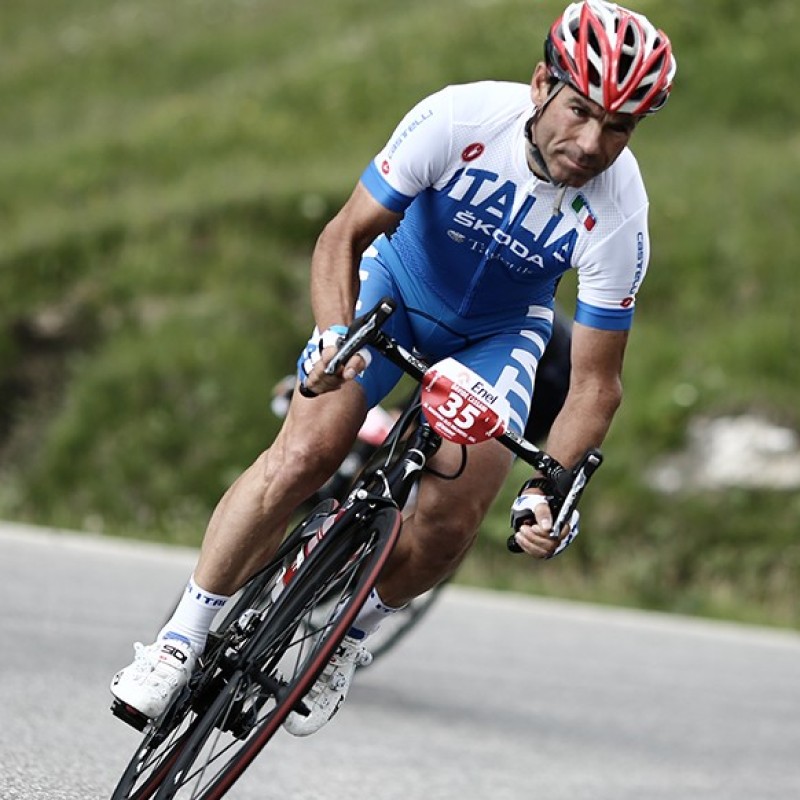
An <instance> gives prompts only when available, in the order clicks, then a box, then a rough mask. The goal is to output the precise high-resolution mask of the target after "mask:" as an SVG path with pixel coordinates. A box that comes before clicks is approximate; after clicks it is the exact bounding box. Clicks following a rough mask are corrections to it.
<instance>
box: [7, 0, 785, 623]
mask: <svg viewBox="0 0 800 800" xmlns="http://www.w3.org/2000/svg"><path fill="white" fill-rule="evenodd" d="M562 7H563V3H562V2H552V1H551V0H546V1H543V2H535V3H532V2H530V1H528V2H522V1H521V0H488V2H487V0H474V1H473V2H464V0H461V1H460V2H456V1H455V0H439V2H437V3H430V2H421V0H406V2H403V3H395V2H384V3H370V2H367V1H366V0H337V1H336V2H331V3H315V2H311V0H294V2H292V3H286V2H278V1H277V0H230V2H226V3H219V2H217V0H174V1H173V2H171V3H162V2H157V1H156V0H139V2H135V3H134V2H114V3H109V2H107V0H104V1H102V2H101V0H72V2H70V3H55V2H52V0H50V1H49V2H47V1H46V0H6V2H5V4H4V25H3V28H2V31H0V102H1V103H2V107H3V109H4V114H3V125H2V126H0V143H2V147H0V210H2V213H0V272H1V274H2V280H0V309H2V314H1V315H0V516H4V517H7V518H16V519H24V520H28V521H33V522H40V523H46V524H55V525H62V526H68V527H80V528H90V529H97V530H103V531H106V532H108V533H114V534H122V535H136V536H147V537H152V538H164V539H167V540H170V541H175V542H197V541H198V539H199V536H200V534H201V532H202V529H203V527H204V522H205V519H206V517H207V515H208V513H209V510H210V508H211V507H212V506H213V504H214V502H215V501H216V499H217V497H218V496H219V494H220V493H221V492H222V491H223V489H224V488H225V486H226V485H227V484H228V482H229V481H230V480H231V479H232V477H234V476H235V475H236V474H237V472H238V471H239V470H240V469H241V468H242V467H243V466H244V465H246V464H247V463H248V462H249V460H250V459H251V458H253V457H254V456H255V455H256V454H257V453H258V452H259V450H260V449H261V448H262V447H263V446H264V445H265V444H266V443H267V442H268V441H269V440H270V438H271V436H272V435H273V433H274V431H275V427H276V422H275V420H274V419H272V418H271V416H270V413H269V410H268V396H269V390H270V387H271V385H272V383H273V382H274V381H275V380H276V379H277V378H278V377H279V376H280V375H282V374H284V373H285V372H287V371H289V370H290V369H291V367H292V364H293V361H294V358H295V355H296V352H297V351H298V348H299V347H300V346H301V345H302V343H303V342H304V341H305V338H306V334H307V329H308V325H309V321H310V315H309V311H308V306H307V303H306V299H305V296H304V289H305V286H306V272H307V265H308V257H309V254H310V251H311V248H312V246H313V241H314V238H315V236H316V234H317V233H318V231H319V229H320V228H321V226H322V225H323V224H324V221H325V220H326V218H327V217H328V216H329V215H330V214H332V213H333V212H334V210H335V209H336V208H337V206H338V205H339V204H340V203H341V202H342V201H343V199H344V198H345V197H346V195H347V193H348V192H349V191H350V188H351V187H352V185H353V183H354V181H355V180H356V178H357V176H358V174H359V173H360V171H361V169H362V168H363V166H364V164H365V163H366V162H367V160H368V159H369V158H370V157H371V156H372V154H373V153H374V151H375V150H376V149H377V148H378V147H379V146H380V145H381V144H382V143H383V141H384V140H385V139H386V137H387V136H388V135H389V133H390V132H391V130H392V128H393V126H394V124H395V123H396V121H397V120H398V119H399V117H400V116H401V115H402V113H403V112H404V111H405V110H406V109H407V108H408V107H409V106H410V105H411V104H412V103H413V102H415V101H416V100H417V99H419V98H420V97H421V96H423V95H425V94H427V93H429V92H431V91H433V90H435V89H437V88H439V87H440V86H442V85H444V84H446V83H451V82H465V81H470V80H476V79H481V78H487V77H489V78H497V79H511V80H522V81H527V80H528V77H529V75H530V73H531V70H532V67H533V65H534V63H535V61H536V60H537V59H538V58H539V57H540V53H541V42H542V39H543V35H544V32H545V30H546V27H547V25H548V24H549V22H550V21H551V20H552V19H553V18H554V17H555V15H556V14H557V13H558V12H559V11H560V10H561V8H562ZM637 8H638V9H640V10H642V11H643V12H645V13H647V14H648V15H650V16H651V18H652V19H654V20H655V21H656V22H657V23H658V24H659V25H661V26H662V27H663V28H664V29H665V30H667V31H668V32H669V33H670V35H671V37H672V39H673V42H674V44H675V49H676V53H677V56H678V61H679V74H678V81H677V85H676V89H675V92H674V95H673V98H672V99H671V100H670V103H669V104H668V106H667V108H666V109H665V111H664V112H663V113H662V114H660V115H659V116H658V117H657V118H654V119H652V120H647V121H646V122H645V123H644V124H643V125H642V126H640V129H639V130H638V131H637V133H636V137H635V140H634V150H635V151H636V153H637V155H638V157H639V160H640V162H641V164H642V168H643V171H644V173H645V177H646V179H647V183H648V187H649V191H650V195H651V202H652V216H651V219H652V225H651V227H652V239H653V259H652V264H651V269H650V274H649V276H648V278H647V281H646V283H645V288H644V290H643V291H642V294H641V296H640V303H639V311H638V312H637V322H636V325H635V329H634V333H633V336H632V339H631V345H630V349H629V357H628V363H627V366H626V375H625V383H626V400H625V405H624V408H623V410H622V412H621V413H620V415H619V417H618V419H617V421H616V423H615V427H614V429H613V431H612V433H611V435H610V437H609V439H608V441H607V443H606V446H605V448H604V449H605V451H606V454H607V462H606V465H605V466H604V467H603V470H602V471H601V472H600V473H598V476H597V478H596V483H595V484H594V485H593V487H592V490H591V492H590V493H589V495H587V497H586V502H585V512H584V513H585V524H584V530H585V535H584V536H583V537H582V540H581V541H580V544H579V545H576V547H575V548H573V550H574V554H572V551H571V554H570V555H569V556H568V557H566V558H564V559H559V560H557V561H555V562H550V563H549V564H547V565H539V566H536V567H533V568H532V567H531V565H530V564H528V563H523V560H520V559H516V560H515V559H512V558H511V557H509V556H508V555H506V554H505V552H504V549H503V547H502V545H501V542H502V541H503V539H504V538H505V525H506V508H507V504H508V497H504V498H502V499H501V501H500V502H499V503H498V506H497V510H496V512H495V513H494V514H493V515H492V517H491V518H490V520H489V521H488V522H487V525H486V531H485V536H484V537H483V539H482V542H481V545H480V547H479V549H478V550H477V551H476V554H475V556H474V557H473V558H472V559H471V560H470V563H469V564H468V565H466V567H465V569H464V571H463V573H462V574H463V578H464V579H465V580H474V581H481V582H489V583H492V584H493V585H498V586H514V587H515V588H522V589H525V590H531V591H537V592H547V593H553V594H561V595H565V596H573V597H582V598H593V599H600V600H606V601H609V602H618V603H619V602H621V603H631V604H635V605H644V606H648V607H654V608H664V609H675V610H681V611H685V612H690V613H703V614H714V615H721V616H737V617H740V618H745V619H752V620H758V621H766V622H773V623H776V624H785V625H793V626H800V604H798V588H797V587H798V586H799V585H800V540H799V539H798V535H797V520H798V518H800V498H799V497H798V494H797V493H796V492H794V493H791V492H785V491H784V492H778V491H768V490H760V491H749V490H732V491H727V492H719V493H699V492H697V493H689V494H686V495H679V496H669V497H664V496H661V495H659V494H657V493H655V492H653V491H652V490H651V489H649V488H648V486H647V485H646V482H645V481H644V479H643V476H644V474H645V472H646V470H647V469H648V467H649V466H650V465H651V464H652V463H653V460H654V459H656V458H657V457H658V456H659V455H661V454H663V453H665V452H669V451H671V450H674V449H677V448H680V447H681V446H682V445H683V443H684V440H685V437H686V430H687V425H688V423H689V422H690V420H691V419H693V418H694V417H696V416H698V415H711V416H714V415H720V414H729V413H733V414H735V413H742V412H751V411H755V412H758V413H761V414H763V415H765V416H766V417H767V418H769V419H771V420H773V421H775V422H778V423H781V424H783V425H787V426H789V427H792V428H794V429H795V430H797V429H800V411H799V410H798V403H797V392H798V386H800V358H798V357H797V342H798V340H800V322H798V315H797V313H796V308H797V305H798V301H800V290H798V288H797V285H798V284H797V280H796V270H797V266H796V265H797V263H798V262H800V234H798V230H797V224H796V220H797V219H798V217H799V216H800V199H799V198H798V194H797V192H796V185H795V184H796V176H797V175H798V172H799V170H800V140H799V139H798V134H797V131H798V130H800V100H798V99H797V94H796V91H795V85H794V83H795V82H794V77H795V74H794V73H795V71H796V67H795V65H794V56H793V54H796V53H797V52H800V7H798V6H797V3H796V2H795V0H763V2H761V3H758V4H755V3H752V2H748V3H746V2H743V1H742V0H704V2H702V3H698V2H696V0H672V1H671V2H667V0H641V1H640V2H638V3H637ZM777 30H779V31H780V32H781V39H780V41H779V42H776V40H775V37H774V35H773V32H774V31H777ZM571 289H572V285H571V284H570V282H569V281H565V286H564V287H563V302H564V303H565V305H569V303H570V293H571ZM687 387H688V390H687ZM741 469H742V471H743V473H744V472H746V471H747V470H748V469H749V466H748V460H747V457H746V454H743V457H742V464H741ZM515 477H519V476H515ZM513 488H514V487H512V486H510V487H509V496H510V493H511V492H512V490H513Z"/></svg>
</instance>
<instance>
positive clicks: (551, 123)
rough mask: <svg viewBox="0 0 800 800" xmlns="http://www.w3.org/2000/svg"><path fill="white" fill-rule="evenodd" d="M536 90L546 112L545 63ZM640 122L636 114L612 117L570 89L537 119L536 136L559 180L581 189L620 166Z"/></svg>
mask: <svg viewBox="0 0 800 800" xmlns="http://www.w3.org/2000/svg"><path fill="white" fill-rule="evenodd" d="M531 91H532V96H533V101H534V103H535V104H536V105H537V106H539V107H541V106H542V104H543V103H544V102H545V98H546V97H547V93H548V86H547V72H546V68H545V66H544V64H539V66H537V67H536V72H534V75H533V83H532V85H531ZM637 122H638V118H637V117H634V116H632V115H631V114H609V113H607V112H606V111H605V110H604V109H603V108H602V107H601V106H599V105H598V104H597V103H595V102H593V101H591V100H589V99H588V98H586V97H584V96H583V95H582V94H580V93H579V92H576V91H575V90H574V89H573V88H572V87H571V86H564V87H563V88H562V89H561V90H560V91H559V92H558V94H556V96H555V97H554V98H553V99H552V100H551V101H550V103H548V104H547V107H546V108H545V110H544V112H543V113H542V115H541V116H540V117H539V119H538V120H537V122H536V124H535V127H534V131H533V136H534V141H535V142H536V146H537V147H538V148H539V151H540V152H541V154H542V156H543V157H544V161H545V164H547V168H548V169H549V170H550V175H551V177H552V178H553V180H554V181H555V182H556V183H564V184H566V185H567V186H573V187H575V188H577V187H580V186H583V185H584V184H585V183H586V182H587V181H589V180H591V179H592V178H594V177H596V176H597V175H599V174H600V173H601V172H603V171H604V170H606V169H608V168H609V167H610V166H611V165H612V164H613V163H614V161H616V159H617V157H618V156H619V154H620V153H621V152H622V151H623V149H624V148H625V146H626V145H627V144H628V142H629V141H630V138H631V135H632V134H633V131H634V128H635V127H636V123H637Z"/></svg>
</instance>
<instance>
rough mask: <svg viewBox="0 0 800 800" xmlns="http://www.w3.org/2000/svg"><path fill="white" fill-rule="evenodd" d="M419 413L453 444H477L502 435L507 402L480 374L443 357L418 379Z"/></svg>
mask: <svg viewBox="0 0 800 800" xmlns="http://www.w3.org/2000/svg"><path fill="white" fill-rule="evenodd" d="M422 412H423V413H424V414H425V418H426V419H427V420H428V422H429V423H430V426H431V427H432V428H433V429H434V430H435V431H436V432H437V433H438V434H439V435H440V436H441V437H442V438H444V439H447V440H448V441H451V442H456V444H477V443H478V442H485V441H487V440H488V439H493V438H495V437H497V436H500V435H501V434H503V433H504V432H505V430H506V426H507V424H508V422H507V421H508V404H507V402H506V400H505V398H503V397H499V396H498V395H497V392H496V391H495V388H494V387H493V386H492V385H490V384H487V383H486V382H485V381H484V380H483V378H481V376H480V375H478V374H477V373H476V372H473V371H472V370H471V369H469V368H468V367H465V366H464V365H463V364H460V363H459V362H458V361H456V360H455V359H454V358H446V359H444V361H440V362H439V363H438V364H434V365H433V366H432V367H431V368H430V369H429V370H428V371H427V372H426V373H425V376H424V378H423V379H422Z"/></svg>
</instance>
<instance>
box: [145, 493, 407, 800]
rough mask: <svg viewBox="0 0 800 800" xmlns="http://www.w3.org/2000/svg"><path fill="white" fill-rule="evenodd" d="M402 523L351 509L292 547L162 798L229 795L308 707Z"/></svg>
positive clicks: (381, 513) (209, 799) (392, 514)
mask: <svg viewBox="0 0 800 800" xmlns="http://www.w3.org/2000/svg"><path fill="white" fill-rule="evenodd" d="M400 524H401V515H400V512H399V511H398V510H397V509H396V508H393V507H386V508H381V509H377V510H376V509H371V508H370V509H363V510H362V511H361V512H359V511H356V510H353V509H351V510H350V511H349V512H346V513H345V514H344V515H343V516H342V517H340V518H339V519H338V520H337V521H336V522H335V523H334V524H333V526H332V527H331V528H330V529H329V530H328V531H327V533H326V534H325V536H324V538H322V539H321V540H320V541H319V543H318V544H317V546H316V547H315V548H314V549H313V550H311V552H310V553H308V554H306V553H305V551H304V547H305V543H304V542H301V543H300V544H299V545H298V547H297V548H296V549H295V550H294V551H293V552H289V553H287V554H286V558H285V560H284V564H285V566H286V567H287V572H282V573H279V574H278V576H277V578H276V581H275V583H274V588H273V593H272V600H273V602H272V603H271V605H270V606H269V608H268V609H266V610H265V611H264V612H263V613H260V614H257V615H256V617H254V618H253V619H255V620H256V621H255V626H256V627H255V630H254V632H253V634H252V637H251V638H250V641H249V643H248V644H247V645H246V647H244V648H243V649H242V651H241V653H240V654H239V657H238V661H237V663H236V671H235V673H234V674H233V675H232V676H231V677H230V679H229V680H228V681H227V683H226V684H225V686H224V687H223V688H222V690H221V691H220V692H219V694H218V695H217V696H216V698H215V699H214V701H213V703H212V704H211V705H210V706H209V708H208V710H207V711H206V713H205V714H204V715H203V717H202V719H201V720H200V721H198V723H197V724H196V725H195V727H194V729H193V730H192V731H191V733H190V734H189V735H188V737H187V738H186V740H185V741H184V742H183V746H182V747H181V750H180V753H178V754H177V756H176V758H175V759H174V761H173V763H172V764H171V765H170V767H169V769H168V771H167V773H166V775H165V777H164V780H163V784H162V787H161V789H159V791H158V793H157V794H156V795H155V798H156V800H171V799H172V798H179V800H190V799H191V800H216V799H217V798H221V797H222V796H223V795H224V794H225V793H226V792H227V791H228V789H230V787H231V786H232V785H233V784H234V783H235V781H236V780H238V778H239V777H240V776H241V775H242V773H243V772H244V770H245V769H246V768H247V767H248V765H249V764H250V763H251V762H252V761H253V759H254V758H255V757H256V756H257V755H258V753H259V752H260V751H261V750H262V748H263V747H264V746H265V745H266V744H267V742H269V740H270V739H271V738H272V737H273V736H274V735H275V733H276V732H277V731H278V730H279V728H280V726H281V724H282V723H283V721H284V720H285V719H286V717H287V716H288V715H289V714H290V713H291V712H292V711H298V712H299V713H301V714H302V713H303V712H304V711H305V706H304V705H303V698H304V697H305V695H306V694H307V692H308V690H309V689H310V688H311V686H312V685H313V683H314V681H315V680H316V678H317V677H318V676H319V674H320V673H321V672H322V670H323V669H324V667H325V666H326V664H327V663H328V661H329V660H330V658H331V656H332V655H333V653H334V651H335V649H336V647H338V645H339V643H340V642H341V640H342V639H343V638H344V636H345V634H346V633H347V631H348V629H349V628H350V626H351V624H352V622H353V620H354V619H355V617H356V614H357V613H358V611H359V610H360V608H361V606H362V605H363V604H364V602H365V600H366V599H367V597H368V595H369V593H370V591H371V590H372V587H373V586H374V584H375V581H376V580H377V577H378V574H379V573H380V571H381V569H382V568H383V566H384V564H385V563H386V561H387V559H388V558H389V555H390V553H391V550H392V548H393V547H394V544H395V541H396V540H397V536H398V534H399V531H400ZM301 553H302V555H301ZM299 561H300V562H302V563H301V564H300V565H299V567H297V568H296V570H295V569H294V568H295V567H296V566H297V564H298V562H299ZM288 574H291V579H290V580H288V582H286V583H285V584H284V581H285V580H286V576H287V575H288ZM322 605H324V606H325V608H327V609H328V611H327V613H326V614H325V615H324V616H322V617H321V616H320V614H319V612H318V610H317V609H318V608H319V607H320V606H322ZM250 622H252V620H251V621H250ZM248 624H250V623H248Z"/></svg>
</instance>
